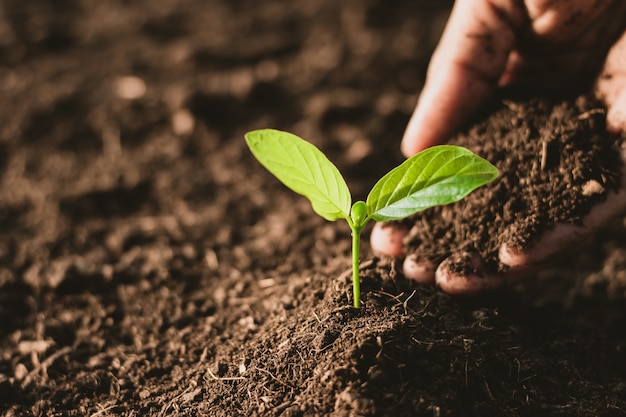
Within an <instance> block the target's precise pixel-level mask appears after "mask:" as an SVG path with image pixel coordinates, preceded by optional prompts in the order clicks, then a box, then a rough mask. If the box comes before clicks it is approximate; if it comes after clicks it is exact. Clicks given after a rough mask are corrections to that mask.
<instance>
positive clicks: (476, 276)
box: [435, 252, 509, 295]
mask: <svg viewBox="0 0 626 417" xmlns="http://www.w3.org/2000/svg"><path fill="white" fill-rule="evenodd" d="M435 279H436V283H437V285H438V286H439V288H441V290H442V291H444V292H446V293H448V294H453V295H460V294H464V295H471V294H478V293H481V292H485V291H488V290H492V289H495V288H499V287H502V286H504V285H505V284H507V283H508V282H509V281H508V280H507V279H506V276H505V275H498V274H491V275H489V274H487V273H486V271H485V268H484V265H483V260H482V258H481V257H480V255H478V254H477V253H473V252H463V253H457V254H454V255H452V256H450V257H449V258H447V259H445V260H444V261H443V262H442V263H441V264H440V265H439V267H438V268H437V271H436V273H435Z"/></svg>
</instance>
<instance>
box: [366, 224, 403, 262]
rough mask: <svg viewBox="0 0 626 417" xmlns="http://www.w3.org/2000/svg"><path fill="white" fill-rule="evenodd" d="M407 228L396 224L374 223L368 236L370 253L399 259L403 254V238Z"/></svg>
mask: <svg viewBox="0 0 626 417" xmlns="http://www.w3.org/2000/svg"><path fill="white" fill-rule="evenodd" d="M408 233H409V229H408V227H406V226H404V225H402V224H397V223H376V224H375V225H374V228H373V229H372V233H371V235H370V244H371V248H372V251H373V252H374V253H375V254H377V255H387V256H392V257H394V258H401V257H402V256H403V254H404V237H405V236H406V235H407V234H408Z"/></svg>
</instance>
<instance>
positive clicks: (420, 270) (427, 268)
mask: <svg viewBox="0 0 626 417" xmlns="http://www.w3.org/2000/svg"><path fill="white" fill-rule="evenodd" d="M435 269H436V267H435V264H433V263H432V262H430V261H428V260H426V259H424V258H422V257H421V256H419V255H417V254H411V255H409V256H407V257H406V258H405V259H404V262H403V264H402V271H403V272H404V276H405V277H407V278H409V279H412V280H414V281H416V282H418V283H420V284H434V283H435Z"/></svg>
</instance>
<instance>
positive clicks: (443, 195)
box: [245, 129, 498, 308]
mask: <svg viewBox="0 0 626 417" xmlns="http://www.w3.org/2000/svg"><path fill="white" fill-rule="evenodd" d="M245 138H246V143H247V144H248V147H249V148H250V151H252V154H253V155H254V156H255V157H256V159H258V160H259V162H260V163H261V164H262V165H263V166H264V167H265V168H266V169H267V170H268V171H269V172H271V173H272V174H274V176H276V177H277V178H278V179H279V180H280V181H281V182H282V183H283V184H285V185H286V186H287V187H288V188H290V189H291V190H293V191H295V192H296V193H298V194H301V195H303V196H305V197H307V198H308V199H309V201H310V202H311V205H312V206H313V210H314V211H315V212H316V213H317V214H319V215H320V216H322V217H323V218H325V219H326V220H329V221H335V220H339V219H345V220H346V221H347V222H348V225H349V226H350V229H351V230H352V282H353V298H354V307H356V308H359V307H360V306H361V290H360V278H359V251H360V242H361V231H362V230H363V228H364V227H365V225H366V224H367V223H368V222H369V221H370V220H375V221H388V220H400V219H403V218H405V217H408V216H410V215H412V214H415V213H417V212H420V211H422V210H426V209H427V208H430V207H435V206H441V205H444V204H449V203H453V202H455V201H459V200H461V199H463V198H464V197H465V196H467V195H468V194H469V193H471V192H472V191H474V190H475V189H476V188H478V187H480V186H482V185H485V184H487V183H489V182H491V181H493V180H494V179H495V178H496V177H497V176H498V169H497V168H496V167H494V166H493V165H491V164H490V163H489V162H487V161H486V160H484V159H483V158H481V157H479V156H478V155H476V154H474V153H472V152H471V151H469V150H468V149H465V148H462V147H459V146H451V145H440V146H434V147H432V148H428V149H426V150H424V151H422V152H420V153H418V154H416V155H414V156H412V157H411V158H409V159H407V160H406V161H404V162H403V163H402V164H401V165H399V166H397V167H396V168H394V169H393V170H391V171H390V172H388V173H387V174H386V175H384V176H383V177H382V178H381V179H380V180H379V181H378V182H377V183H376V185H374V187H373V188H372V190H371V191H370V193H369V195H368V196H367V201H357V202H355V203H354V204H352V197H351V195H350V190H348V186H347V185H346V181H345V180H344V178H343V177H342V176H341V173H340V172H339V170H338V169H337V167H336V166H335V165H333V164H332V162H330V161H329V160H328V158H327V157H326V156H325V155H324V154H323V153H322V151H320V150H319V149H318V148H316V147H315V146H314V145H312V144H311V143H309V142H307V141H305V140H303V139H301V138H299V137H298V136H296V135H294V134H291V133H288V132H283V131H280V130H274V129H262V130H255V131H252V132H248V133H247V134H246V135H245Z"/></svg>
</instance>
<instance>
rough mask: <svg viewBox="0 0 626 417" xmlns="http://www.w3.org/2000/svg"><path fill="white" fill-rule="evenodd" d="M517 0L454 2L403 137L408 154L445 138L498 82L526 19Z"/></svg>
mask: <svg viewBox="0 0 626 417" xmlns="http://www.w3.org/2000/svg"><path fill="white" fill-rule="evenodd" d="M516 3H517V2H512V1H485V0H459V1H457V2H456V3H455V5H454V7H453V9H452V13H451V15H450V19H449V21H448V24H447V25H446V29H445V31H444V34H443V36H442V38H441V41H440V43H439V45H438V46H437V49H436V50H435V53H434V54H433V57H432V60H431V63H430V65H429V68H428V74H427V77H426V84H425V86H424V89H423V90H422V93H421V96H420V99H419V102H418V104H417V107H416V109H415V112H414V113H413V116H412V117H411V120H410V121H409V124H408V126H407V129H406V131H405V134H404V137H403V139H402V146H401V148H402V152H403V153H404V154H405V155H406V156H407V157H408V156H411V155H413V154H415V153H417V152H419V151H420V150H422V149H425V148H427V147H429V146H432V145H435V144H437V143H441V142H443V141H445V140H446V139H447V138H448V137H449V136H451V135H452V134H453V133H454V132H455V131H456V130H458V129H459V128H460V127H461V125H463V124H464V123H465V122H466V121H467V120H468V119H469V117H470V116H471V115H472V114H473V113H474V111H475V110H476V109H478V108H479V107H480V106H481V105H482V104H484V103H485V102H486V101H487V100H488V99H489V97H490V96H491V95H492V93H493V91H494V90H495V88H497V85H498V80H499V79H500V76H501V75H502V73H503V71H504V68H505V66H506V63H507V60H508V56H509V53H510V52H511V50H512V49H513V46H514V42H515V30H514V28H515V27H516V26H519V25H521V24H522V23H523V19H524V18H523V16H524V15H523V12H522V11H521V10H520V9H518V6H517V5H516Z"/></svg>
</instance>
